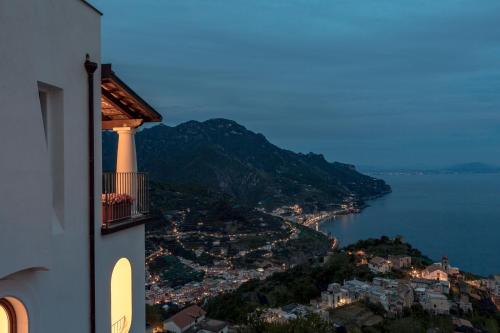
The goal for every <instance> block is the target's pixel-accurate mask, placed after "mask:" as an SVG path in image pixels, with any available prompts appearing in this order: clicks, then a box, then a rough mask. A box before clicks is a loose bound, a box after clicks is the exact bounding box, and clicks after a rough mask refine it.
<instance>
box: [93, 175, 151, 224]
mask: <svg viewBox="0 0 500 333" xmlns="http://www.w3.org/2000/svg"><path fill="white" fill-rule="evenodd" d="M101 202H102V224H103V227H105V228H107V227H110V226H111V225H112V224H113V223H120V222H124V221H126V220H127V219H131V218H138V217H141V216H143V215H146V214H148V213H149V178H148V174H147V173H144V172H105V173H103V175H102V196H101Z"/></svg>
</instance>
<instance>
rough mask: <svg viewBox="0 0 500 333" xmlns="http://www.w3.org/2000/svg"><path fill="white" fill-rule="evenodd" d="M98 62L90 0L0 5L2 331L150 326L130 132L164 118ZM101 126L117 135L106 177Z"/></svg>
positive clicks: (143, 213) (140, 178) (141, 196)
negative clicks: (113, 160) (114, 162)
mask: <svg viewBox="0 0 500 333" xmlns="http://www.w3.org/2000/svg"><path fill="white" fill-rule="evenodd" d="M87 55H88V60H86V59H87ZM100 59H101V14H100V13H99V12H98V11H97V10H96V9H95V8H93V7H92V6H90V5H89V4H88V3H87V2H85V1H82V0H22V1H18V0H0V74H1V75H0V110H1V115H2V120H3V122H4V126H3V129H2V131H1V135H0V152H1V156H2V158H1V162H0V184H1V186H0V248H1V251H0V332H2V333H4V332H9V333H28V332H29V333H45V332H51V333H58V332H74V333H76V332H85V333H88V332H91V333H96V332H98V333H105V332H110V333H127V332H144V331H145V309H144V225H143V224H144V222H146V221H147V220H148V218H149V210H148V184H147V176H146V175H144V174H141V173H138V172H137V171H138V170H137V162H136V156H135V146H134V132H135V130H136V129H137V128H138V127H139V126H140V125H141V124H142V123H144V122H150V121H160V120H161V117H160V115H159V114H158V113H156V112H155V111H154V110H153V109H152V108H151V107H150V106H149V105H148V104H147V103H146V102H144V101H143V100H142V99H141V98H140V97H139V96H137V95H136V94H135V93H134V92H133V91H132V90H131V89H130V88H129V87H128V86H127V85H125V84H124V83H123V82H122V81H121V80H120V79H119V78H118V77H117V76H116V74H115V73H114V72H113V71H112V70H111V67H110V66H104V65H101V60H100ZM102 130H113V131H115V132H117V133H118V135H119V143H118V153H117V154H118V156H117V166H116V170H115V172H113V173H109V174H105V175H103V172H102V167H101V161H102V156H101V131H102ZM103 177H104V181H103ZM103 193H104V194H103ZM102 194H103V195H102Z"/></svg>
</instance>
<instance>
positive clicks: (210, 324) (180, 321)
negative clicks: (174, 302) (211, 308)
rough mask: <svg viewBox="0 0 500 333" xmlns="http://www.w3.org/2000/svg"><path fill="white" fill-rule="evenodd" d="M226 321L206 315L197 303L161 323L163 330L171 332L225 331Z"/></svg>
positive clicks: (208, 332) (224, 332)
mask: <svg viewBox="0 0 500 333" xmlns="http://www.w3.org/2000/svg"><path fill="white" fill-rule="evenodd" d="M228 329H229V325H228V323H226V322H225V321H221V320H215V319H211V318H207V317H206V312H205V310H203V309H202V308H200V307H199V306H198V305H191V306H189V307H187V308H185V309H183V310H181V311H179V312H178V313H176V314H175V315H173V316H172V317H170V318H169V319H168V320H166V321H165V322H164V323H163V330H164V332H171V333H227V332H228Z"/></svg>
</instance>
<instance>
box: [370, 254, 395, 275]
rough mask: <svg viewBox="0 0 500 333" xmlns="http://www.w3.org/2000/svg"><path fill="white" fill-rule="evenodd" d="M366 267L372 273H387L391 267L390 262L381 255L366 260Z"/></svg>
mask: <svg viewBox="0 0 500 333" xmlns="http://www.w3.org/2000/svg"><path fill="white" fill-rule="evenodd" d="M368 268H370V270H371V271H372V272H374V273H389V272H390V271H391V268H392V263H391V262H390V261H389V260H387V259H385V258H382V257H373V258H372V259H371V260H370V261H369V262H368Z"/></svg>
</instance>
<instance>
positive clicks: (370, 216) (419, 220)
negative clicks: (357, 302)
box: [319, 173, 500, 276]
mask: <svg viewBox="0 0 500 333" xmlns="http://www.w3.org/2000/svg"><path fill="white" fill-rule="evenodd" d="M376 177H378V178H382V179H384V180H385V181H386V182H387V183H388V184H390V185H391V187H392V193H390V194H388V195H386V196H383V197H381V198H378V199H375V200H372V201H369V202H368V205H369V207H367V208H366V209H364V210H362V211H361V213H359V214H353V215H345V216H337V217H335V218H332V219H329V220H327V221H325V222H323V223H322V224H321V225H320V226H319V228H320V229H321V230H323V231H325V232H330V233H331V234H332V235H333V236H335V237H336V238H337V239H338V240H339V241H340V245H341V246H343V245H347V244H351V243H354V242H356V241H357V240H360V239H366V238H370V237H380V236H382V235H386V236H390V237H394V236H397V235H402V236H403V238H404V240H405V241H406V242H408V243H410V244H412V245H413V246H414V247H416V248H418V249H419V250H420V251H422V252H423V254H425V255H427V256H429V257H430V258H432V259H434V260H436V261H438V260H440V259H441V257H442V256H444V255H446V256H448V257H449V260H450V264H451V265H452V266H457V267H459V268H460V269H461V270H464V271H468V272H472V273H475V274H479V275H482V276H489V275H491V274H499V273H500V174H499V173H493V174H435V175H410V174H404V175H377V176H376Z"/></svg>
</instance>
